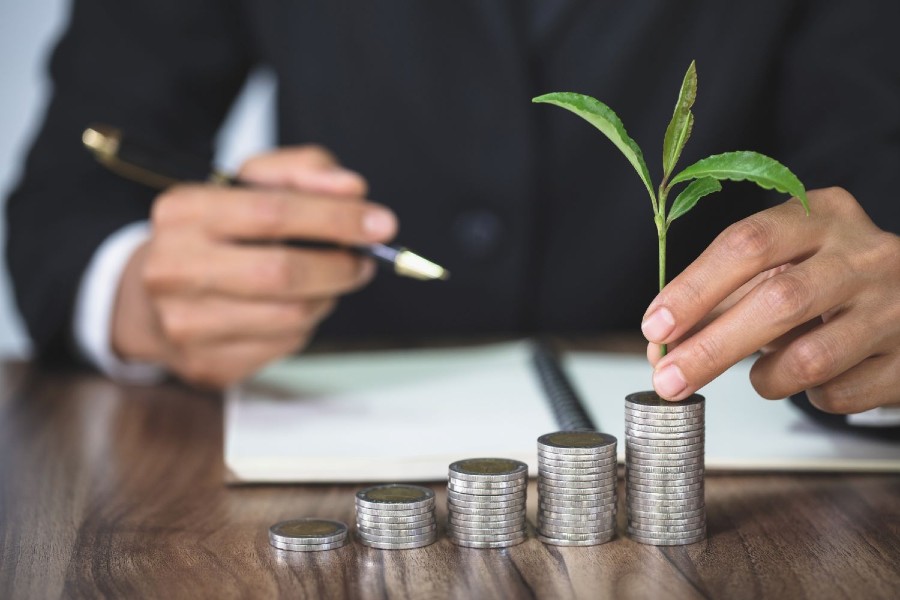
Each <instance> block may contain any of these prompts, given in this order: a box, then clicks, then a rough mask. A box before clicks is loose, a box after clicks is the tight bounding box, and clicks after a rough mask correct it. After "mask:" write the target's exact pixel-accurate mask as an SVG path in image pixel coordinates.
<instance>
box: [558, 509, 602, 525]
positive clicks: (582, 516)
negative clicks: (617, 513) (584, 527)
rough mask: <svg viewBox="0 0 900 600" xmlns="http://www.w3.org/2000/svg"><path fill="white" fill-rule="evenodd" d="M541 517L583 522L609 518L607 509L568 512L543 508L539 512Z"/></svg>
mask: <svg viewBox="0 0 900 600" xmlns="http://www.w3.org/2000/svg"><path fill="white" fill-rule="evenodd" d="M541 518H542V519H545V520H552V521H566V520H568V521H574V522H584V521H601V520H603V519H606V518H609V511H604V510H598V511H596V512H592V513H589V512H585V513H568V512H565V513H564V512H557V511H550V510H545V511H543V512H542V513H541Z"/></svg>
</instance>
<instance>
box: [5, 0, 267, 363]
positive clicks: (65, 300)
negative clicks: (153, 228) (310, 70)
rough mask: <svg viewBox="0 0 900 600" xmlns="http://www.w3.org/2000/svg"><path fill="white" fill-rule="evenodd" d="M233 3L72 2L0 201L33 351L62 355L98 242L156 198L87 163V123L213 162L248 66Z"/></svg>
mask: <svg viewBox="0 0 900 600" xmlns="http://www.w3.org/2000/svg"><path fill="white" fill-rule="evenodd" d="M249 47H250V44H249V43H248V42H247V40H246V39H245V37H244V33H243V31H242V29H241V26H240V14H239V9H238V7H237V5H236V0H235V1H232V0H178V1H174V0H155V1H154V0H128V1H126V0H75V2H74V3H73V6H72V13H71V19H70V23H69V26H68V29H67V31H66V33H65V34H64V35H63V37H62V39H61V40H60V42H59V44H58V46H57V47H56V49H55V52H54V53H53V56H52V59H51V63H50V75H51V80H52V86H53V91H52V96H51V100H50V103H49V107H48V109H47V112H46V115H45V118H44V122H43V125H42V127H41V128H40V131H39V133H38V135H37V138H36V140H35V142H34V144H33V146H32V148H31V151H30V153H29V155H28V157H27V160H26V163H25V169H24V173H23V175H22V178H21V180H20V181H19V183H18V186H17V187H16V188H15V189H14V191H13V192H12V194H11V196H10V197H9V198H8V202H7V224H8V242H7V244H8V245H7V260H8V263H9V271H10V275H11V277H12V281H13V286H14V289H15V296H16V301H17V303H18V306H19V310H20V312H21V314H22V317H23V319H24V321H25V323H26V326H27V328H28V331H29V333H30V336H31V339H32V342H33V345H34V348H35V351H36V354H37V355H38V356H39V357H41V358H45V359H58V358H64V357H65V358H68V357H71V352H72V343H71V342H72V340H71V330H72V314H73V307H74V303H75V298H76V294H77V289H78V286H79V282H80V280H81V277H82V274H83V272H84V270H85V268H86V266H87V265H88V263H89V261H90V259H91V257H92V256H93V254H94V251H95V250H96V249H97V247H98V246H99V245H100V244H101V243H102V242H103V240H105V239H106V238H107V237H108V236H109V235H111V234H112V233H113V232H115V231H117V230H119V229H120V228H121V227H122V226H124V225H126V224H128V223H132V222H135V221H140V220H144V219H146V218H147V216H148V213H149V209H150V206H151V203H152V200H153V198H154V196H155V192H153V191H150V190H147V189H145V188H143V187H142V186H140V185H137V184H134V183H131V182H128V181H124V180H122V179H120V178H118V177H117V176H115V175H112V174H110V173H108V172H107V171H106V170H105V169H104V168H102V167H101V166H99V165H98V164H96V163H95V162H94V161H93V159H92V157H91V156H90V155H89V154H88V153H87V152H86V151H85V150H84V149H83V148H82V146H81V132H82V130H83V129H84V128H85V127H86V126H88V125H89V124H91V123H94V122H99V123H106V124H110V125H113V126H116V127H120V128H121V129H123V130H124V131H127V132H128V133H129V134H130V135H133V136H135V137H138V138H141V139H145V140H147V141H148V142H149V143H152V144H154V145H157V146H159V147H164V148H173V149H176V150H178V151H179V152H186V153H192V154H195V155H198V156H202V157H209V158H211V157H212V151H213V141H214V137H215V134H216V132H217V130H218V128H219V126H220V124H221V122H222V120H223V119H224V116H225V114H226V112H227V110H228V107H229V106H230V104H231V102H232V100H233V99H234V97H235V96H236V94H237V92H238V91H239V89H240V87H241V85H242V83H243V81H244V79H245V77H246V74H247V72H248V70H249V68H250V66H251V65H252V63H253V62H254V59H253V56H252V53H251V51H250V50H249Z"/></svg>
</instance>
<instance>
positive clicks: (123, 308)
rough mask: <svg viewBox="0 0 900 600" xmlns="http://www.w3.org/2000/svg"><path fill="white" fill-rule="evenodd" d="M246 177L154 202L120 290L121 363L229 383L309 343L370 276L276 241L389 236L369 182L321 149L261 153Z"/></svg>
mask: <svg viewBox="0 0 900 600" xmlns="http://www.w3.org/2000/svg"><path fill="white" fill-rule="evenodd" d="M239 177H240V179H241V180H243V181H248V182H252V183H254V184H257V186H258V187H253V188H249V187H248V188H227V187H221V186H215V185H182V186H177V187H174V188H172V189H170V190H169V191H167V192H165V193H163V194H161V195H160V196H159V197H158V198H157V199H156V201H155V203H154V205H153V210H152V231H153V233H152V237H151V239H150V240H149V241H148V242H147V243H146V244H145V245H143V246H142V247H141V248H140V249H138V250H137V251H136V252H135V253H134V255H133V256H132V257H131V259H130V261H129V263H128V265H127V267H126V268H125V272H124V274H123V276H122V279H121V281H120V284H119V290H118V296H117V302H116V309H115V314H114V317H113V329H112V342H113V348H114V350H115V351H116V352H117V353H118V354H119V355H120V356H122V357H124V358H126V359H133V360H143V361H152V362H160V363H163V364H165V365H166V366H167V367H168V368H169V369H170V370H171V371H172V372H174V373H176V374H177V375H179V376H181V377H182V378H184V379H186V380H188V381H190V382H193V383H198V384H202V385H206V386H212V387H217V388H218V387H224V386H226V385H229V384H231V383H233V382H235V381H239V380H241V379H243V378H245V377H247V376H248V375H250V374H252V373H253V372H254V371H256V370H257V369H259V368H260V367H261V366H263V365H265V364H266V363H268V362H269V361H271V360H273V359H275V358H278V357H281V356H284V355H286V354H289V353H291V352H294V351H297V350H298V349H300V348H302V347H303V346H304V345H305V344H306V343H307V342H308V341H309V339H310V337H311V336H312V334H313V332H314V331H315V329H316V326H317V325H318V323H319V322H320V321H321V320H322V319H324V318H325V317H326V315H328V314H329V312H330V311H331V310H332V309H333V308H334V305H335V301H336V299H337V297H338V296H340V295H342V294H345V293H347V292H351V291H354V290H356V289H359V288H360V287H361V286H363V285H365V284H366V283H367V282H368V281H369V280H370V279H371V278H372V276H373V273H374V268H375V265H374V264H373V263H372V261H371V260H370V259H363V258H360V257H358V256H355V255H353V254H351V253H349V252H345V251H339V250H324V249H296V248H289V247H286V246H284V245H278V244H277V243H275V242H277V241H278V240H283V239H288V238H297V239H303V240H312V241H325V242H336V243H341V244H348V245H349V244H366V243H373V242H385V241H387V240H389V239H391V238H392V237H393V236H394V234H395V232H396V230H397V221H396V218H395V217H394V215H393V213H391V212H390V211H389V210H388V209H386V208H384V207H382V206H378V205H376V204H372V203H369V202H366V201H364V200H363V199H362V198H363V196H364V195H365V194H366V183H365V181H364V180H363V179H362V177H360V176H359V175H357V174H356V173H353V172H351V171H347V170H345V169H342V168H340V167H339V166H338V164H337V162H336V161H335V159H334V157H332V156H331V155H330V154H329V153H328V152H326V151H325V150H323V149H321V148H317V147H301V148H293V149H285V150H279V151H276V152H273V153H271V154H266V155H262V156H258V157H255V158H253V159H251V160H250V161H248V162H247V163H246V164H245V165H244V166H243V167H242V168H241V170H240V173H239ZM265 240H270V241H272V242H273V243H272V244H270V245H267V244H265V243H253V244H248V243H247V242H248V241H255V242H260V241H265ZM242 242H243V243H242Z"/></svg>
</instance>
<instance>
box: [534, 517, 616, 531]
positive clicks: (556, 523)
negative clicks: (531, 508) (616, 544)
mask: <svg viewBox="0 0 900 600" xmlns="http://www.w3.org/2000/svg"><path fill="white" fill-rule="evenodd" d="M616 518H617V515H616V514H615V513H610V514H609V515H607V516H605V517H603V518H602V519H589V520H587V521H574V520H569V521H564V520H560V519H545V518H540V517H539V518H538V521H537V524H538V529H541V530H544V529H545V528H550V529H552V528H556V527H562V528H563V530H565V528H568V527H583V528H587V529H591V530H596V529H609V528H610V527H614V526H615V523H616Z"/></svg>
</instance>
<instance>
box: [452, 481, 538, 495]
mask: <svg viewBox="0 0 900 600" xmlns="http://www.w3.org/2000/svg"><path fill="white" fill-rule="evenodd" d="M527 487H528V486H527V484H525V483H519V484H517V485H515V486H511V487H507V488H482V487H476V486H474V485H471V486H470V485H462V484H460V483H456V482H453V481H451V482H449V483H447V489H448V490H450V491H453V492H457V493H459V494H468V495H470V496H510V495H513V494H517V493H524V492H525V489H526V488H527Z"/></svg>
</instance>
